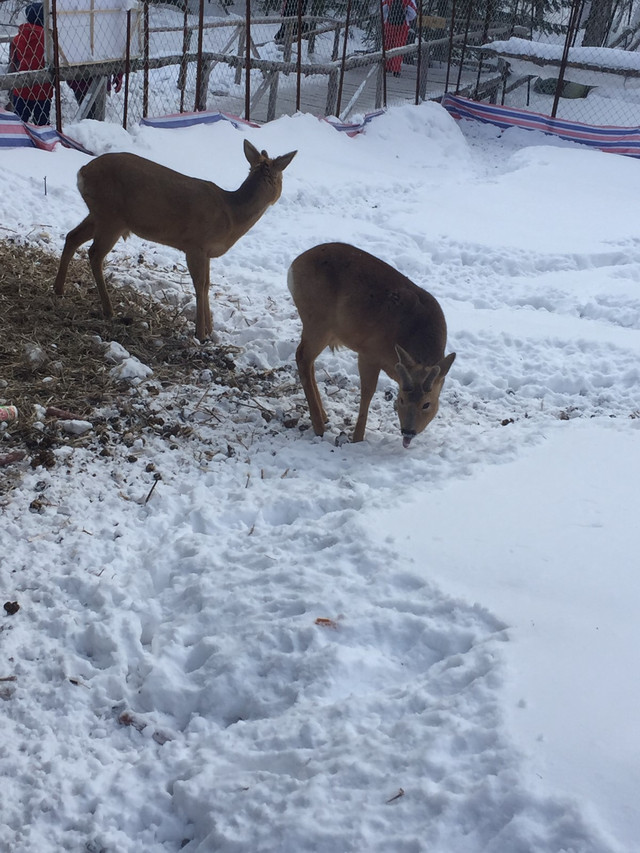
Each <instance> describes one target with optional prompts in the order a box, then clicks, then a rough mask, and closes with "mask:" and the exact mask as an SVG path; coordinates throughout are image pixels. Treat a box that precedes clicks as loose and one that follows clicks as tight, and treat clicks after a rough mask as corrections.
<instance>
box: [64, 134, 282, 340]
mask: <svg viewBox="0 0 640 853" xmlns="http://www.w3.org/2000/svg"><path fill="white" fill-rule="evenodd" d="M244 153H245V156H246V158H247V160H248V161H249V165H250V167H251V168H250V171H249V175H248V177H247V178H246V180H245V181H244V183H243V184H242V186H240V187H239V188H238V189H237V190H235V191H228V190H223V189H221V188H220V187H218V186H216V184H214V183H212V182H211V181H203V180H200V179H198V178H191V177H188V176H187V175H183V174H181V173H180V172H174V171H173V169H167V168H166V167H165V166H160V165H159V164H158V163H153V162H152V161H151V160H145V159H144V158H143V157H138V156H137V155H135V154H124V153H121V154H103V155H102V156H100V157H96V158H95V160H92V161H91V162H90V163H87V165H86V166H83V167H82V168H81V169H80V171H79V172H78V189H79V190H80V194H81V195H82V198H83V199H84V200H85V202H86V205H87V207H88V208H89V215H88V216H87V217H86V218H85V219H83V221H82V222H81V223H80V225H78V226H77V227H76V228H74V229H73V230H72V231H69V233H68V234H67V239H66V241H65V244H64V249H63V252H62V257H61V258H60V266H59V268H58V274H57V276H56V281H55V285H54V288H55V292H56V294H57V295H58V296H61V295H62V294H63V292H64V282H65V278H66V275H67V268H68V266H69V261H70V260H71V258H72V257H73V254H74V252H75V251H76V249H77V248H78V247H79V246H81V245H82V244H83V243H86V242H87V241H88V240H93V243H92V244H91V246H90V248H89V261H90V263H91V270H92V272H93V277H94V279H95V281H96V284H97V286H98V292H99V294H100V301H101V303H102V310H103V312H104V315H105V317H107V318H108V317H112V316H113V309H112V307H111V300H110V299H109V294H108V293H107V288H106V285H105V282H104V276H103V272H102V266H103V262H104V259H105V257H106V255H107V254H108V253H109V252H110V251H111V249H112V248H113V247H114V246H115V244H116V242H117V241H118V238H119V237H125V238H126V237H128V236H129V234H130V233H133V234H136V235H137V236H138V237H142V238H144V239H146V240H152V241H153V242H154V243H161V244H162V245H164V246H172V247H173V248H174V249H180V251H182V252H184V253H185V255H186V260H187V267H188V269H189V273H190V274H191V278H192V280H193V285H194V287H195V291H196V336H197V337H198V339H199V340H201V341H202V340H204V339H205V337H206V336H207V335H210V334H211V332H212V329H213V324H212V321H211V308H210V306H209V259H210V258H218V257H220V255H224V253H225V252H227V251H228V250H229V249H230V248H231V246H233V244H234V243H235V242H236V241H237V240H239V239H240V237H242V235H243V234H246V232H247V231H248V230H249V229H250V228H251V226H252V225H255V223H256V222H257V221H258V219H260V217H261V216H262V214H263V213H264V212H265V210H266V209H267V208H268V207H269V206H270V205H272V204H275V202H276V201H277V200H278V199H279V198H280V193H281V192H282V172H283V170H284V169H286V167H287V166H288V165H289V163H290V162H291V161H292V160H293V158H294V156H295V154H296V152H295V151H292V152H290V153H289V154H283V155H282V156H281V157H276V158H274V159H271V158H270V157H269V156H268V154H267V152H266V151H262V153H260V152H259V151H258V150H257V148H255V147H254V146H253V145H252V144H251V143H250V142H249V141H248V140H245V142H244Z"/></svg>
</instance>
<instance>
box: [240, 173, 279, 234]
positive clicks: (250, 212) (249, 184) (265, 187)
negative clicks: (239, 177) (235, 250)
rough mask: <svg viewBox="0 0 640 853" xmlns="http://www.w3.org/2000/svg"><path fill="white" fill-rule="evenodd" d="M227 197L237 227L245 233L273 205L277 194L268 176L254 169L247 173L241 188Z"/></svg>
mask: <svg viewBox="0 0 640 853" xmlns="http://www.w3.org/2000/svg"><path fill="white" fill-rule="evenodd" d="M228 197H229V202H230V207H231V209H232V211H233V214H234V219H235V221H236V223H237V225H238V226H239V227H244V230H245V231H247V230H248V229H249V228H251V226H252V225H254V224H255V223H256V222H257V221H258V219H260V217H261V216H262V214H263V213H264V212H265V210H266V209H267V208H268V207H269V205H270V204H273V202H274V201H275V199H276V197H277V194H276V188H275V187H274V185H273V182H272V181H271V180H270V179H269V176H266V175H265V174H264V173H263V172H262V170H260V169H256V170H255V171H252V172H250V173H249V175H248V176H247V179H246V180H245V182H244V183H243V184H242V186H240V187H238V189H237V190H234V191H233V192H230V193H228Z"/></svg>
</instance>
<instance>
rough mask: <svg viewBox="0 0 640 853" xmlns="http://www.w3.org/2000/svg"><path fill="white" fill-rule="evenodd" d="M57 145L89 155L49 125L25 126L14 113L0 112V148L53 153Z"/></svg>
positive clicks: (84, 149)
mask: <svg viewBox="0 0 640 853" xmlns="http://www.w3.org/2000/svg"><path fill="white" fill-rule="evenodd" d="M58 143H61V144H62V145H64V146H65V147H66V148H75V149H76V151H83V152H84V153H85V154H90V153H91V152H90V151H87V149H86V148H83V147H82V145H80V143H79V142H76V141H75V140H74V139H71V138H70V137H69V136H65V135H64V134H63V133H58V131H57V130H56V129H55V128H53V127H50V126H49V125H45V126H44V127H37V126H36V125H35V124H26V123H25V122H23V121H22V119H21V118H20V116H17V115H16V114H15V113H12V112H10V111H9V110H0V148H40V149H42V150H43V151H53V149H54V148H55V147H56V145H57V144H58Z"/></svg>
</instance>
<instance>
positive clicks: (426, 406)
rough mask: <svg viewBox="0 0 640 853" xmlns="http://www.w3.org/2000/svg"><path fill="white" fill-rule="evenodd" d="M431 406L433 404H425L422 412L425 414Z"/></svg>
mask: <svg viewBox="0 0 640 853" xmlns="http://www.w3.org/2000/svg"><path fill="white" fill-rule="evenodd" d="M430 405H431V403H425V404H424V405H423V407H422V410H423V411H424V412H426V411H427V409H428V408H429V406H430Z"/></svg>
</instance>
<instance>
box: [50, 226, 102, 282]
mask: <svg viewBox="0 0 640 853" xmlns="http://www.w3.org/2000/svg"><path fill="white" fill-rule="evenodd" d="M94 227H95V226H94V221H93V218H92V217H91V215H89V216H87V217H86V218H85V219H83V220H82V222H81V223H80V225H77V226H76V227H75V228H73V229H72V230H71V231H69V233H68V234H67V238H66V240H65V241H64V249H63V250H62V255H61V256H60V265H59V266H58V273H57V275H56V280H55V283H54V285H53V289H54V292H55V294H56V296H62V294H63V293H64V283H65V280H66V278H67V271H68V269H69V263H70V261H71V258H72V257H73V256H74V254H75V252H76V249H78V248H79V247H80V246H81V245H82V244H83V243H86V242H87V241H88V240H90V239H91V238H92V237H93V233H94Z"/></svg>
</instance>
